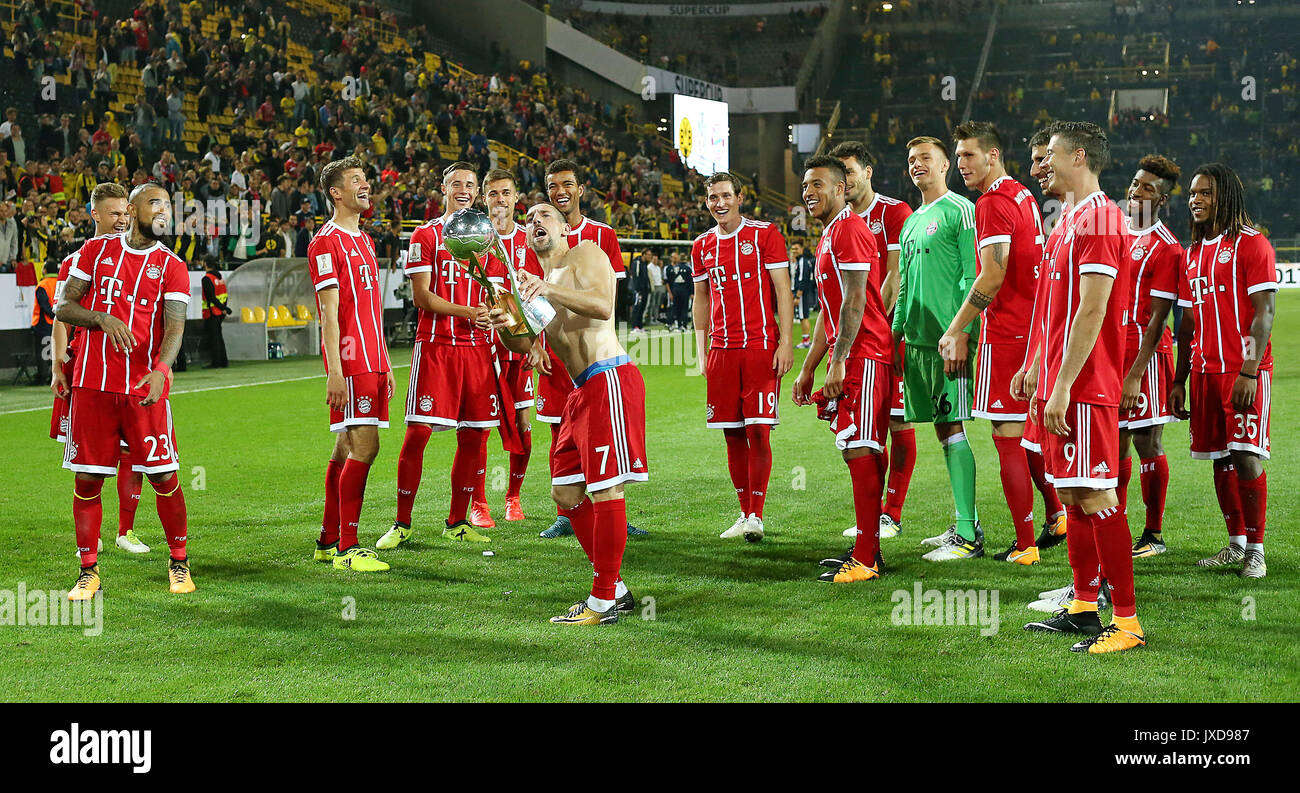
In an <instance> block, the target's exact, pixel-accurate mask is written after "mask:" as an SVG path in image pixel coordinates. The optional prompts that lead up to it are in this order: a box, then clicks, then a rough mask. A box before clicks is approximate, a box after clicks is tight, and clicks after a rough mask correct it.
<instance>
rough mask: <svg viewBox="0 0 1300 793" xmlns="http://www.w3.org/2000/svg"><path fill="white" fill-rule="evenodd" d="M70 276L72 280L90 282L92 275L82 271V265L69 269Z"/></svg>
mask: <svg viewBox="0 0 1300 793" xmlns="http://www.w3.org/2000/svg"><path fill="white" fill-rule="evenodd" d="M68 276H69V277H70V278H76V279H78V280H80V281H89V280H90V273H88V272H86V271H84V270H82V269H81V266H80V265H77V266H75V267H73V268H71V269H69V270H68Z"/></svg>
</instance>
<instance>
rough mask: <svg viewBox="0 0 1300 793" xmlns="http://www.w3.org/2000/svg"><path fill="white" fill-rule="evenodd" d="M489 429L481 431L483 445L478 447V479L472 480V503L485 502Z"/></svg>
mask: <svg viewBox="0 0 1300 793" xmlns="http://www.w3.org/2000/svg"><path fill="white" fill-rule="evenodd" d="M491 434H492V433H491V431H488V432H485V433H483V446H482V448H480V449H479V451H478V454H479V468H480V469H481V470H480V471H479V472H478V480H477V481H475V482H474V503H475V504H486V503H487V453H488V452H487V444H488V437H490V436H491Z"/></svg>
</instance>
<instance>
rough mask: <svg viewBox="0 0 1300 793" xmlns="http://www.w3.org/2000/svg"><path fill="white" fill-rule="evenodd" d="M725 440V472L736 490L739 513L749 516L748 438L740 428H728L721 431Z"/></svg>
mask: <svg viewBox="0 0 1300 793" xmlns="http://www.w3.org/2000/svg"><path fill="white" fill-rule="evenodd" d="M722 437H723V438H725V439H726V440H727V470H728V471H729V472H730V473H731V484H732V485H733V486H734V487H735V488H736V498H737V499H738V500H739V501H740V511H741V512H743V513H745V514H746V515H748V514H749V436H747V435H746V434H745V430H744V428H742V427H728V428H727V429H724V430H723V431H722Z"/></svg>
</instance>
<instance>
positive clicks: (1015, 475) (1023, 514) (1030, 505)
mask: <svg viewBox="0 0 1300 793" xmlns="http://www.w3.org/2000/svg"><path fill="white" fill-rule="evenodd" d="M993 445H994V446H995V447H997V450H998V465H999V467H1000V468H1001V471H1002V492H1003V494H1004V495H1005V496H1006V499H1007V508H1008V509H1010V510H1011V522H1012V523H1014V524H1015V525H1016V548H1017V549H1019V550H1022V551H1023V550H1024V549H1026V548H1029V547H1030V546H1032V545H1033V544H1034V487H1033V479H1032V478H1030V476H1029V461H1028V460H1027V459H1025V447H1023V446H1021V445H1020V436H1016V437H1014V438H1009V437H1001V436H998V435H994V436H993Z"/></svg>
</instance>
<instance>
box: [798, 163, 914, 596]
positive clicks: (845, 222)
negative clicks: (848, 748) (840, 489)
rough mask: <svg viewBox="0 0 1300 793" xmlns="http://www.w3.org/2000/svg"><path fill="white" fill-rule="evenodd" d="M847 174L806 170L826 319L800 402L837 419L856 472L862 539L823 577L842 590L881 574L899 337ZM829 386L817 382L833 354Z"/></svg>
mask: <svg viewBox="0 0 1300 793" xmlns="http://www.w3.org/2000/svg"><path fill="white" fill-rule="evenodd" d="M846 186H847V176H846V175H845V172H844V163H842V162H841V161H840V160H839V159H838V158H836V157H830V156H825V155H818V156H814V157H810V158H809V159H808V161H807V162H806V163H805V164H804V176H803V200H804V204H805V205H806V206H807V207H808V213H809V214H810V215H812V216H813V217H814V218H816V219H817V220H819V221H821V222H822V223H823V224H824V225H823V229H822V235H821V239H820V240H819V241H818V243H817V253H816V255H817V266H816V274H817V275H816V278H817V297H818V300H819V301H820V302H821V307H822V310H821V314H819V315H818V317H817V327H816V328H815V329H814V331H813V345H812V347H811V348H810V349H809V350H808V357H807V358H805V359H804V363H803V367H802V368H801V369H800V370H799V376H798V377H797V378H795V381H794V393H793V398H794V403H795V404H796V405H813V404H815V405H817V413H818V417H819V418H824V419H826V420H827V421H829V422H830V429H831V432H832V433H833V434H834V435H835V446H836V448H838V449H839V450H840V455H841V457H843V458H844V462H845V463H846V464H847V465H848V468H849V480H850V482H851V485H852V490H853V511H854V513H855V515H856V517H857V526H858V533H857V539H856V540H855V542H854V545H853V548H852V549H851V550H850V551H849V553H848V555H847V556H846V557H845V558H844V560H843V561H842V562H841V563H840V565H839V567H837V568H835V569H833V570H829V571H827V572H826V573H823V574H822V575H821V576H819V577H818V580H820V581H825V582H827V583H834V584H847V583H852V582H857V581H870V580H872V579H874V578H879V577H880V562H879V550H880V538H879V531H880V496H881V491H883V490H884V486H885V458H884V455H883V452H884V450H885V434H886V433H887V432H888V429H889V408H890V405H891V404H893V400H894V373H893V370H892V367H893V360H894V340H893V334H892V333H891V331H890V328H889V321H888V320H887V319H886V318H885V309H884V306H883V304H882V303H881V302H880V291H881V283H882V282H883V281H884V272H883V271H884V267H883V266H882V265H881V263H880V262H881V258H880V253H879V251H877V250H876V239H875V237H874V236H873V235H872V233H871V230H870V229H869V228H868V227H867V222H866V221H865V220H863V219H862V217H861V216H860V215H858V214H857V213H856V212H854V211H853V209H852V208H851V207H850V206H849V205H848V204H847V203H846V201H845V192H846ZM827 352H830V356H831V357H830V362H829V363H828V365H827V368H826V378H825V381H824V382H823V383H822V387H821V389H820V390H819V391H818V392H817V393H813V391H812V385H813V377H814V375H815V373H816V371H817V367H818V366H820V365H821V362H822V360H823V359H824V358H825V357H826V353H827Z"/></svg>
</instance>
